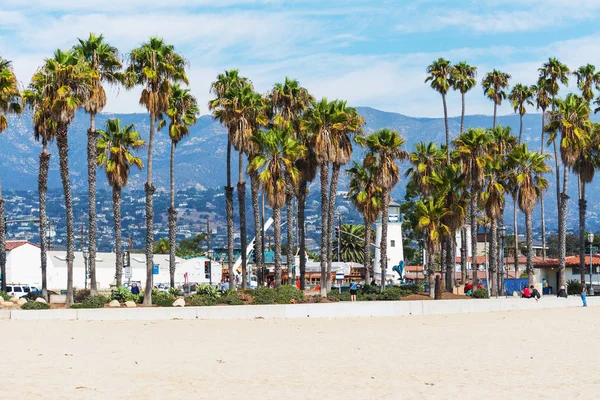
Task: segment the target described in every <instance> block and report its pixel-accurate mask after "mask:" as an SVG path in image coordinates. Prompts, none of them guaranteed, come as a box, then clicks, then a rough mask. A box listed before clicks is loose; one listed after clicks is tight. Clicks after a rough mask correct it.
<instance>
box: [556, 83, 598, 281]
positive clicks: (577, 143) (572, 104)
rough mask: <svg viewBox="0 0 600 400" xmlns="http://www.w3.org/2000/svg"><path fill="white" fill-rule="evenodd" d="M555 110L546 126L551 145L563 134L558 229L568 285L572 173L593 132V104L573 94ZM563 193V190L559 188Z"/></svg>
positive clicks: (558, 101)
mask: <svg viewBox="0 0 600 400" xmlns="http://www.w3.org/2000/svg"><path fill="white" fill-rule="evenodd" d="M554 108H555V110H553V111H550V115H549V119H550V122H549V123H548V125H546V128H545V129H546V132H549V133H550V137H549V140H548V143H553V142H554V143H555V141H556V136H557V134H556V131H560V133H561V135H560V155H561V160H562V163H563V186H562V191H561V193H560V196H561V202H560V208H559V210H558V218H559V220H558V228H559V232H558V233H559V243H560V252H559V255H558V270H559V273H560V279H559V286H564V285H565V256H566V251H567V249H566V243H565V238H566V233H567V232H566V231H567V200H568V199H569V196H568V195H567V182H568V176H569V175H568V173H567V172H569V171H568V170H570V168H571V167H572V166H573V165H574V164H575V162H576V161H577V159H578V158H579V156H580V154H581V151H582V149H583V148H585V146H586V144H587V141H588V139H589V131H590V129H591V122H590V120H589V117H590V105H589V104H588V102H587V101H586V100H585V99H584V98H582V97H580V96H577V95H575V94H573V93H569V94H568V95H567V97H566V99H565V100H562V99H556V100H555V101H554ZM559 190H560V189H559Z"/></svg>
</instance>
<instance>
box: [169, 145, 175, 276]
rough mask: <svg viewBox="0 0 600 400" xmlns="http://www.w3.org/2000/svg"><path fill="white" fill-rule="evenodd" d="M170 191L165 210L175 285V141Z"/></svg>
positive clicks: (170, 270)
mask: <svg viewBox="0 0 600 400" xmlns="http://www.w3.org/2000/svg"><path fill="white" fill-rule="evenodd" d="M169 175H170V183H171V187H170V192H171V201H170V203H169V208H168V209H167V212H168V213H169V284H170V286H171V287H172V288H174V287H175V267H176V266H175V249H176V248H177V210H175V142H174V141H171V167H170V174H169Z"/></svg>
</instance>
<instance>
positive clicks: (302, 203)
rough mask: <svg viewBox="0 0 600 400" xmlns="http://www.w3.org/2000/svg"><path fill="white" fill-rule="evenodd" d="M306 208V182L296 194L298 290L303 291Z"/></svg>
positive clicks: (303, 182) (301, 184)
mask: <svg viewBox="0 0 600 400" xmlns="http://www.w3.org/2000/svg"><path fill="white" fill-rule="evenodd" d="M305 207H306V181H305V180H304V179H303V180H302V181H301V182H300V189H299V192H298V210H297V212H298V242H299V247H300V249H299V255H300V290H304V281H305V279H306V232H305V229H304V209H305Z"/></svg>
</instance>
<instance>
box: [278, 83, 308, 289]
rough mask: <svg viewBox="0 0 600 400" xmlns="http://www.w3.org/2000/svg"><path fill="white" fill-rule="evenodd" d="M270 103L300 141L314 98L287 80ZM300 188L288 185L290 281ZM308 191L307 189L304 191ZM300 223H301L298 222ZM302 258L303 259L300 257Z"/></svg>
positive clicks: (280, 120) (286, 204) (279, 120)
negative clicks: (294, 203)
mask: <svg viewBox="0 0 600 400" xmlns="http://www.w3.org/2000/svg"><path fill="white" fill-rule="evenodd" d="M270 101H271V104H272V106H273V109H274V114H275V116H274V119H275V124H276V125H282V124H283V125H289V127H290V128H291V132H292V134H293V135H294V138H296V139H300V137H301V135H302V129H301V121H302V116H303V114H304V112H305V111H306V110H307V109H308V107H310V104H311V102H312V101H314V97H313V96H312V95H311V94H310V93H309V92H308V90H307V89H305V88H303V87H301V86H300V83H299V82H298V81H297V80H295V79H290V78H288V77H286V78H285V81H284V82H283V83H276V84H275V86H274V87H273V89H272V90H271V93H270ZM299 190H300V187H297V188H296V187H293V186H292V185H291V184H290V183H289V182H288V183H287V185H286V200H285V207H286V210H287V243H288V245H287V270H288V275H289V281H290V282H291V281H292V279H293V276H292V262H293V260H294V246H293V237H294V223H293V210H292V200H293V197H294V193H297V192H298V191H299ZM304 190H306V188H305V189H304ZM298 223H300V221H298ZM300 257H303V256H302V255H300Z"/></svg>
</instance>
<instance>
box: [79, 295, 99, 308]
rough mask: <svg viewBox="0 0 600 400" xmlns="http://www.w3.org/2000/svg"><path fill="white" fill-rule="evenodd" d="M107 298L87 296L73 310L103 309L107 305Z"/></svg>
mask: <svg viewBox="0 0 600 400" xmlns="http://www.w3.org/2000/svg"><path fill="white" fill-rule="evenodd" d="M106 300H107V299H106V297H104V296H100V295H98V296H87V297H86V298H84V299H83V301H82V302H81V303H76V304H73V305H72V306H71V308H103V307H104V305H105V304H106Z"/></svg>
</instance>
